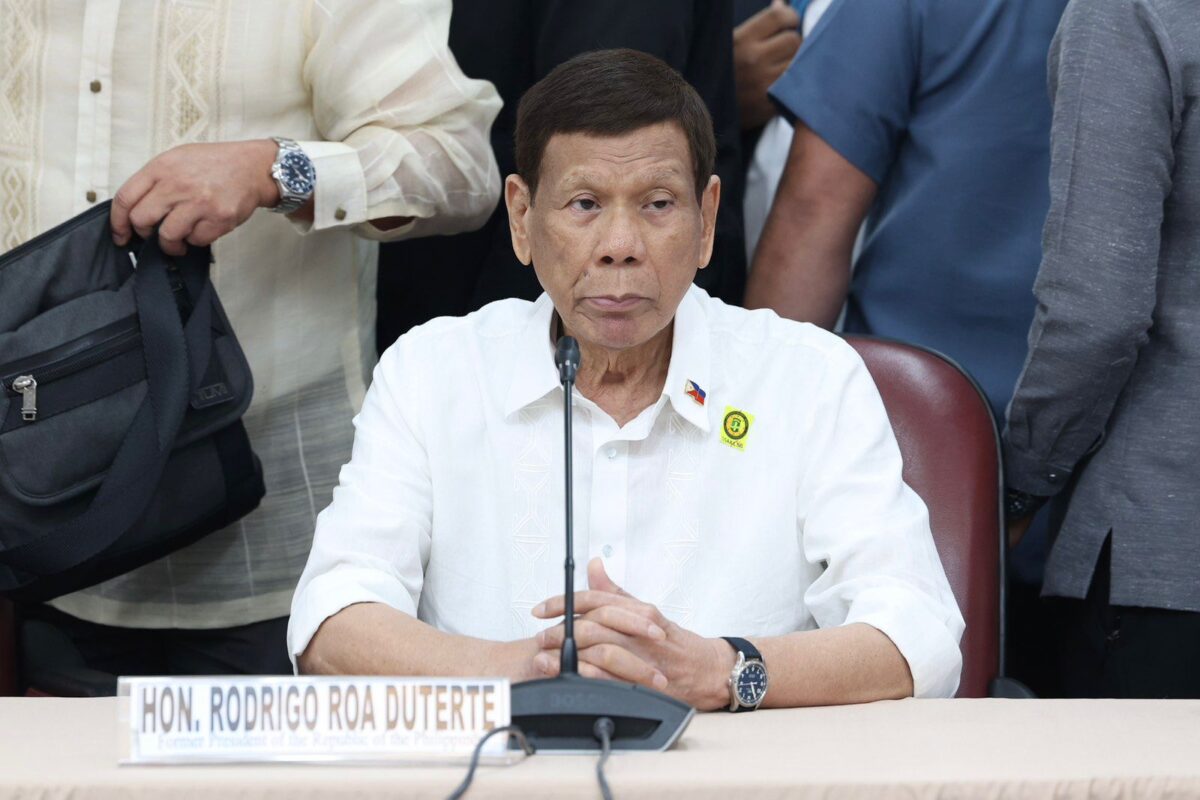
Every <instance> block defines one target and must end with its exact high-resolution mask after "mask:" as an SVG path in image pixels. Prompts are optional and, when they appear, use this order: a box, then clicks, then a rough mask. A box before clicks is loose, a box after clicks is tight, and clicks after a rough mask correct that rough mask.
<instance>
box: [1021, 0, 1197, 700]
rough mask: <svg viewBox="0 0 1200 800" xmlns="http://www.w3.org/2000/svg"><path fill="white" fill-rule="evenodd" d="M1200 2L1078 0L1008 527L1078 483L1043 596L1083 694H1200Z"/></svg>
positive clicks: (1064, 33)
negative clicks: (1198, 404) (1199, 403)
mask: <svg viewBox="0 0 1200 800" xmlns="http://www.w3.org/2000/svg"><path fill="white" fill-rule="evenodd" d="M1198 11H1200V8H1198V6H1197V4H1196V2H1195V0H1072V2H1071V3H1070V5H1069V6H1068V7H1067V10H1066V12H1065V14H1064V16H1063V20H1062V24H1061V26H1060V27H1059V30H1058V34H1057V36H1056V37H1055V41H1054V44H1053V46H1052V49H1051V55H1050V76H1051V77H1050V83H1051V87H1050V88H1051V93H1052V95H1053V100H1054V121H1053V127H1052V133H1051V138H1052V145H1051V174H1050V189H1051V205H1050V212H1049V215H1048V217H1047V220H1046V227H1045V231H1044V235H1043V259H1042V264H1041V269H1040V272H1039V275H1038V279H1037V283H1036V285H1035V288H1034V293H1035V294H1036V296H1037V300H1038V306H1037V313H1036V316H1035V317H1034V321H1033V325H1032V327H1031V329H1030V332H1029V355H1028V358H1027V361H1026V363H1025V368H1024V371H1023V372H1022V375H1021V378H1020V380H1019V382H1018V385H1017V391H1016V394H1015V396H1014V398H1013V400H1012V403H1011V404H1010V406H1009V409H1008V426H1007V430H1006V432H1005V437H1004V438H1005V456H1006V477H1007V482H1008V492H1007V500H1008V506H1009V518H1010V536H1017V537H1019V535H1020V533H1021V530H1022V525H1023V523H1024V520H1026V519H1028V514H1029V513H1030V511H1031V510H1032V509H1033V508H1035V507H1036V506H1037V505H1038V502H1039V500H1040V499H1042V498H1047V497H1051V496H1054V495H1061V494H1064V490H1069V493H1070V497H1069V500H1068V501H1067V503H1066V516H1065V519H1064V521H1063V524H1062V527H1061V529H1060V531H1059V533H1058V535H1057V537H1056V539H1055V541H1054V543H1053V546H1052V549H1051V553H1050V558H1049V561H1048V563H1047V566H1046V581H1045V585H1044V588H1043V595H1046V596H1050V597H1052V598H1060V599H1057V600H1055V601H1054V602H1053V605H1054V613H1055V615H1056V618H1057V622H1056V624H1057V625H1058V626H1060V630H1059V633H1060V636H1059V639H1060V653H1059V668H1060V680H1061V681H1062V687H1063V691H1064V693H1065V694H1067V695H1069V696H1116V697H1200V491H1198V490H1200V414H1197V413H1196V412H1195V410H1194V409H1195V401H1196V397H1197V395H1198V394H1200V110H1198V109H1197V106H1198V105H1200V102H1198V98H1200V13H1198Z"/></svg>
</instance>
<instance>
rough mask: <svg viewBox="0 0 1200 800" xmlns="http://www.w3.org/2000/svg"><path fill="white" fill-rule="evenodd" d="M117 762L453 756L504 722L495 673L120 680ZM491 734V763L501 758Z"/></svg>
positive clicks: (467, 751)
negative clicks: (478, 675)
mask: <svg viewBox="0 0 1200 800" xmlns="http://www.w3.org/2000/svg"><path fill="white" fill-rule="evenodd" d="M118 694H119V695H120V698H121V702H120V703H119V704H118V707H119V709H120V711H119V712H118V714H119V724H120V731H121V740H122V743H123V746H122V748H121V750H122V758H121V763H122V764H197V763H216V762H224V763H235V762H237V763H254V762H268V761H316V762H323V763H329V762H347V763H359V764H361V763H372V762H375V763H378V762H397V761H401V762H402V761H414V762H420V763H438V762H445V763H456V762H463V761H465V760H466V759H468V758H469V757H470V755H471V753H472V751H473V750H474V749H475V745H476V744H477V743H478V741H479V739H480V738H481V737H482V736H483V735H484V734H486V733H487V732H488V731H490V730H493V729H495V728H499V727H503V726H505V725H508V724H509V722H510V716H511V706H510V692H509V683H508V681H507V680H497V679H494V678H486V679H485V678H480V679H465V678H367V677H362V678H360V677H291V676H279V677H231V678H121V680H120V682H119V685H118ZM507 748H508V740H507V737H506V736H505V735H504V734H497V735H496V736H494V737H492V738H491V739H489V740H488V742H487V744H486V745H485V746H484V750H483V755H484V756H485V757H487V760H488V761H489V762H491V763H496V762H498V761H505V760H507V759H508V753H509V751H508V749H507Z"/></svg>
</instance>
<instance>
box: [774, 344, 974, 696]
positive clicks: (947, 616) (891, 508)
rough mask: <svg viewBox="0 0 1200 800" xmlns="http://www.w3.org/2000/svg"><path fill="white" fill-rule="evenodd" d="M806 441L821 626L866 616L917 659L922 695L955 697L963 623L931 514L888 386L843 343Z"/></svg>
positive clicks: (804, 493) (808, 532)
mask: <svg viewBox="0 0 1200 800" xmlns="http://www.w3.org/2000/svg"><path fill="white" fill-rule="evenodd" d="M835 344H836V345H837V346H836V347H835V348H833V349H832V350H831V352H830V354H829V361H828V366H827V367H826V370H825V375H824V377H823V379H822V381H821V385H820V389H819V391H820V400H819V402H818V404H817V414H816V416H815V417H814V419H813V420H812V421H811V423H810V425H809V427H808V431H809V433H808V437H807V440H806V441H805V442H804V443H803V444H802V446H803V447H804V448H805V450H807V451H808V452H809V459H808V461H809V465H810V466H809V467H808V472H807V474H806V476H805V477H804V479H803V482H802V484H801V486H800V490H799V497H798V508H799V513H800V515H801V518H800V520H799V524H800V529H801V531H800V536H801V537H802V542H801V544H802V547H803V552H804V557H805V558H806V559H807V560H808V561H809V562H811V563H814V564H823V565H824V567H825V568H824V571H823V572H822V573H821V575H820V576H819V577H818V578H817V580H816V581H814V582H813V583H812V585H810V586H809V588H808V590H807V591H806V592H805V595H804V600H805V603H806V605H807V606H808V608H809V611H810V612H811V613H812V615H813V618H814V619H815V620H816V622H817V625H818V626H819V627H821V628H830V627H835V626H838V625H849V624H852V623H857V622H861V623H865V624H867V625H870V626H872V627H874V628H876V629H877V630H879V631H881V632H882V633H884V634H885V635H886V636H887V637H888V638H889V639H891V641H892V643H893V644H894V645H895V646H896V649H897V650H899V651H900V654H901V655H902V656H903V657H904V659H905V661H907V662H908V667H909V669H910V671H911V672H912V678H913V694H914V696H916V697H952V696H953V695H954V693H955V691H956V690H957V688H958V681H959V676H960V673H961V672H962V653H961V651H960V650H959V640H960V639H961V638H962V633H963V628H964V623H963V618H962V614H961V613H960V612H959V609H958V604H957V603H956V602H955V600H954V594H953V593H952V591H951V589H950V583H949V581H948V580H947V579H946V573H945V570H944V569H943V567H942V563H941V560H940V559H939V558H938V554H937V548H936V547H935V546H934V543H933V535H932V533H931V532H930V529H929V514H928V511H927V509H926V507H925V504H924V502H922V501H921V498H919V497H918V496H917V494H916V493H915V492H914V491H913V490H912V489H910V488H909V487H908V485H907V484H905V483H904V479H903V478H902V476H901V471H902V466H903V465H902V462H901V457H900V448H899V446H898V445H897V444H896V438H895V435H894V434H893V432H892V426H891V423H890V422H889V420H888V416H887V411H886V410H885V409H884V407H883V401H882V400H881V399H880V397H879V391H878V390H877V389H876V387H875V383H874V381H873V380H872V379H871V375H870V373H869V372H868V371H867V368H866V366H865V365H864V364H863V362H862V359H861V358H859V356H858V354H857V353H855V352H854V351H853V350H852V349H851V348H850V346H849V345H847V344H844V343H840V342H838V343H835Z"/></svg>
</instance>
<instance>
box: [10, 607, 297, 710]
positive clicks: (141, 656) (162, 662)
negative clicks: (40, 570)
mask: <svg viewBox="0 0 1200 800" xmlns="http://www.w3.org/2000/svg"><path fill="white" fill-rule="evenodd" d="M287 623H288V618H287V617H279V618H277V619H269V620H265V621H263V622H256V623H252V624H250V625H240V626H237V627H233V628H213V629H204V630H200V629H177V628H163V629H158V628H118V627H113V626H110V625H97V624H96V623H93V622H87V621H85V620H81V619H78V618H77V617H73V616H71V615H69V614H64V613H63V612H61V611H59V610H58V609H55V608H52V607H51V606H48V605H33V606H24V607H23V608H22V609H21V623H20V659H21V675H20V678H21V681H22V683H23V684H24V686H25V687H26V688H29V687H32V688H34V689H39V688H40V689H42V690H43V691H47V690H49V691H50V693H52V694H53V693H57V692H56V691H54V690H55V688H56V683H55V681H56V680H57V678H47V682H48V683H49V684H50V685H49V686H45V685H43V686H39V678H40V677H45V676H61V675H62V674H63V673H64V672H68V673H69V672H71V671H72V670H73V669H75V668H77V667H84V668H86V670H87V671H88V672H89V673H93V672H94V673H107V674H108V675H111V676H120V675H284V674H291V672H292V666H291V662H290V661H289V659H288V653H287ZM92 677H93V678H94V676H92ZM93 683H94V681H93ZM111 685H112V689H113V691H114V692H115V689H116V682H115V680H114V681H112V682H111ZM101 693H105V694H107V693H108V692H106V691H105V692H101Z"/></svg>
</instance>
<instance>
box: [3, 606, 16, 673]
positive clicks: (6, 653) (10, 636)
mask: <svg viewBox="0 0 1200 800" xmlns="http://www.w3.org/2000/svg"><path fill="white" fill-rule="evenodd" d="M14 617H15V615H14V613H13V606H12V603H10V602H9V601H7V600H5V599H4V598H3V597H0V697H7V696H9V695H13V694H16V693H17V631H16V622H15V619H14Z"/></svg>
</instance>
